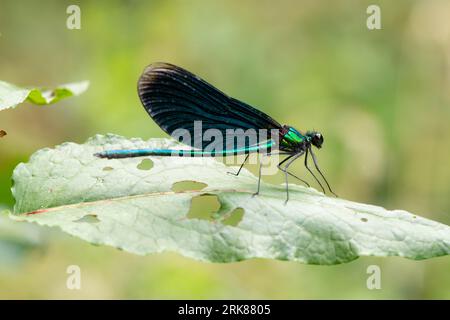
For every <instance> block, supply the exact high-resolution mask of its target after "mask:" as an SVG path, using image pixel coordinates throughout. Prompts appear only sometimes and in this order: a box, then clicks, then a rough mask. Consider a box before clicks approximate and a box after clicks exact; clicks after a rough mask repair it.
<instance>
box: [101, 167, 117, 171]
mask: <svg viewBox="0 0 450 320" xmlns="http://www.w3.org/2000/svg"><path fill="white" fill-rule="evenodd" d="M111 170H114V168H113V167H104V168H103V171H111Z"/></svg>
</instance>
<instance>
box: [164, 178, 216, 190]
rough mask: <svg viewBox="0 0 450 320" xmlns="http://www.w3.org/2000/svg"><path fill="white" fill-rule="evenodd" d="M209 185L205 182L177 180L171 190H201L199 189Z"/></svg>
mask: <svg viewBox="0 0 450 320" xmlns="http://www.w3.org/2000/svg"><path fill="white" fill-rule="evenodd" d="M207 186H208V185H207V184H206V183H203V182H197V181H192V180H185V181H179V182H175V183H174V184H173V185H172V188H171V190H172V191H174V192H182V191H188V190H191V191H199V190H202V189H204V188H206V187H207Z"/></svg>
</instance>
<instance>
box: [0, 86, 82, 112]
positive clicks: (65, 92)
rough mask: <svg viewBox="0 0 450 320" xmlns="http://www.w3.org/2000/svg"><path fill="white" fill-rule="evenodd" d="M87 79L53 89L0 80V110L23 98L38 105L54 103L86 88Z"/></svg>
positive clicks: (10, 106)
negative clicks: (23, 85) (22, 86)
mask: <svg viewBox="0 0 450 320" xmlns="http://www.w3.org/2000/svg"><path fill="white" fill-rule="evenodd" d="M88 86H89V81H81V82H75V83H69V84H64V85H60V86H58V87H57V88H55V89H53V90H44V89H37V88H21V87H17V86H15V85H13V84H10V83H7V82H4V81H0V111H1V110H3V109H8V108H14V107H16V106H17V105H18V104H20V103H22V102H24V101H25V100H27V101H29V102H31V103H34V104H39V105H44V104H50V103H55V102H57V101H59V100H61V99H64V98H67V97H71V96H77V95H80V94H81V93H83V92H84V91H86V90H87V88H88Z"/></svg>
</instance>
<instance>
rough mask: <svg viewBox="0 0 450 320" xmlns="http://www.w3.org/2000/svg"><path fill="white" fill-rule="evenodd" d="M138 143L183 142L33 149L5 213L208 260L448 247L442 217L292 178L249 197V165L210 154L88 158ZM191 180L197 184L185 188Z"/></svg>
mask: <svg viewBox="0 0 450 320" xmlns="http://www.w3.org/2000/svg"><path fill="white" fill-rule="evenodd" d="M143 147H151V148H173V147H180V145H179V144H178V143H176V142H174V141H171V140H159V139H153V140H150V141H147V142H144V141H142V140H140V139H125V138H123V137H119V136H114V135H108V136H100V135H98V136H96V137H94V138H92V139H90V140H89V141H87V142H86V143H85V144H82V145H79V144H75V143H64V144H63V145H60V146H58V147H56V148H55V149H43V150H40V151H38V152H36V153H35V154H34V155H33V156H32V157H31V160H30V162H29V163H28V164H20V165H19V166H17V168H16V169H15V171H14V176H13V179H14V187H13V194H14V197H15V199H16V201H17V202H16V205H15V214H14V215H11V217H12V218H13V219H16V220H21V221H29V222H35V223H38V224H41V225H46V226H58V227H60V228H61V229H62V230H63V231H65V232H67V233H69V234H72V235H75V236H77V237H80V238H82V239H84V240H86V241H89V242H91V243H95V244H105V245H110V246H113V247H116V248H120V249H123V250H126V251H129V252H132V253H136V254H148V253H155V252H162V251H175V252H178V253H181V254H182V255H185V256H188V257H192V258H195V259H199V260H203V261H212V262H231V261H239V260H244V259H249V258H272V259H281V260H293V261H300V262H304V263H310V264H337V263H343V262H348V261H351V260H354V259H356V258H357V257H358V256H402V257H406V258H411V259H426V258H431V257H436V256H442V255H447V254H449V252H450V227H448V226H446V225H443V224H440V223H438V222H434V221H431V220H428V219H425V218H421V217H419V216H416V215H413V214H411V213H408V212H406V211H402V210H394V211H388V210H385V209H383V208H381V207H377V206H371V205H366V204H361V203H355V202H351V201H347V200H343V199H336V198H330V197H326V196H324V195H323V194H321V193H319V192H317V191H315V190H314V189H308V188H304V187H301V186H297V185H290V191H291V200H290V201H289V203H288V204H287V205H285V204H284V200H285V191H284V186H283V185H270V184H266V183H262V186H261V194H260V195H259V196H256V197H253V196H252V194H253V193H254V191H255V188H256V183H257V178H256V177H255V176H253V175H252V174H251V173H250V172H248V171H247V170H245V169H244V170H242V172H241V174H240V175H239V176H238V177H235V176H232V175H228V174H227V171H230V168H229V167H227V166H225V165H224V164H222V163H221V162H219V161H217V160H215V159H211V158H209V159H208V158H203V159H202V158H170V157H151V158H149V159H150V160H151V162H149V160H148V159H147V160H146V161H147V162H148V163H147V164H146V165H143V163H142V160H143V159H142V158H131V159H120V160H117V159H116V160H107V159H98V158H96V157H94V156H93V154H94V153H95V152H99V151H101V150H105V149H121V148H143ZM187 181H195V182H197V183H196V184H193V187H192V188H191V189H189V188H187V187H188V185H189V183H187ZM186 183H187V184H186ZM173 190H175V191H173ZM208 197H209V198H211V199H207V198H208ZM202 198H204V199H207V201H213V200H214V199H216V200H218V202H217V201H216V202H217V203H216V204H215V205H214V208H213V212H212V213H211V212H207V211H206V208H205V205H204V204H200V205H199V204H198V203H197V204H196V202H198V200H199V199H202ZM205 203H206V202H205ZM191 205H192V207H196V208H190V207H191ZM238 208H240V209H238ZM194 209H195V210H197V211H199V210H200V213H201V214H200V215H199V214H198V212H197V214H194V213H193V212H191V210H194ZM195 210H194V211H195ZM202 210H203V212H201V211H202ZM234 214H236V215H239V217H237V218H233V217H230V216H233V215H234Z"/></svg>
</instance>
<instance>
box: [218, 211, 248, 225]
mask: <svg viewBox="0 0 450 320" xmlns="http://www.w3.org/2000/svg"><path fill="white" fill-rule="evenodd" d="M244 213H245V210H244V209H243V208H236V209H234V210H233V211H231V212H230V213H229V214H227V216H228V217H227V218H225V219H223V220H222V223H223V224H224V225H227V226H233V227H236V226H237V225H238V224H239V222H241V220H242V218H243V217H244Z"/></svg>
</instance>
